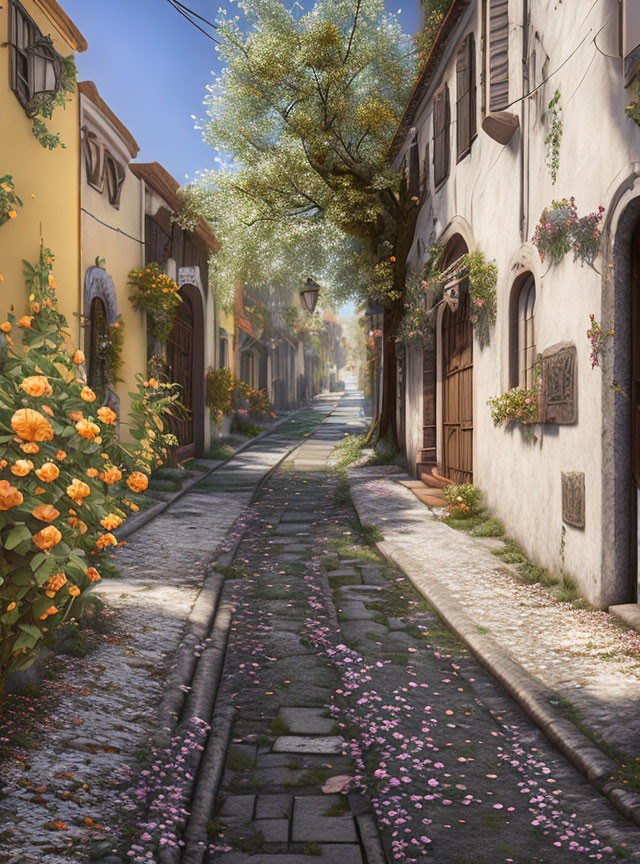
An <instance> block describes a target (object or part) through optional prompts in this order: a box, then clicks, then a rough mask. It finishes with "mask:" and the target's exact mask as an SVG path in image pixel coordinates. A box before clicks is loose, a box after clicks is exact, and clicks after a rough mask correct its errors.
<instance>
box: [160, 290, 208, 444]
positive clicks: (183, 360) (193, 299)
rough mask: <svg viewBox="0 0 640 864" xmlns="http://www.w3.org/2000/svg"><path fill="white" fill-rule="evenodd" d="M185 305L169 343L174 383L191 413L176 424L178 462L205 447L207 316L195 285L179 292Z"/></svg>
mask: <svg viewBox="0 0 640 864" xmlns="http://www.w3.org/2000/svg"><path fill="white" fill-rule="evenodd" d="M180 296H181V297H182V303H181V304H180V305H179V306H178V309H177V310H176V315H175V319H174V324H173V330H172V332H171V336H170V337H169V341H168V343H167V363H168V366H169V377H170V379H171V381H174V382H175V383H176V384H179V385H180V386H181V387H182V402H183V404H184V406H185V408H186V409H187V411H188V416H187V417H185V418H184V419H180V420H176V421H174V430H173V431H174V434H175V435H176V436H177V438H178V459H187V458H189V457H190V456H197V455H200V454H201V453H202V450H203V446H204V315H203V305H202V298H201V296H200V292H199V290H198V289H197V288H196V287H195V286H194V285H183V286H182V288H181V289H180Z"/></svg>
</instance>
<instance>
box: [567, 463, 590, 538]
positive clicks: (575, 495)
mask: <svg viewBox="0 0 640 864" xmlns="http://www.w3.org/2000/svg"><path fill="white" fill-rule="evenodd" d="M584 489H585V486H584V472H582V471H568V472H566V473H565V472H564V471H563V472H562V521H563V522H566V523H567V525H573V527H574V528H584V503H585V501H584V499H585V491H584Z"/></svg>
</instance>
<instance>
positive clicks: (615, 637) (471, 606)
mask: <svg viewBox="0 0 640 864" xmlns="http://www.w3.org/2000/svg"><path fill="white" fill-rule="evenodd" d="M385 467H386V466H380V469H382V468H385ZM380 469H378V468H358V469H352V470H350V471H349V480H350V483H351V493H352V499H353V502H354V504H355V506H356V509H357V511H358V514H359V516H360V519H361V521H362V523H363V524H366V525H375V526H377V527H378V529H379V530H380V531H381V532H382V534H383V536H384V542H383V543H382V544H381V547H380V548H381V549H382V551H383V552H385V554H388V555H391V556H392V558H393V560H394V562H395V563H396V564H397V565H398V566H400V567H401V568H402V569H403V570H404V571H405V572H406V573H407V575H408V576H409V577H410V578H411V579H412V581H413V582H414V584H415V585H416V586H417V587H418V588H419V589H420V588H424V589H425V591H428V590H429V589H430V587H431V586H433V585H436V584H437V585H438V586H440V587H441V588H442V591H443V592H445V593H446V595H447V596H450V597H451V598H453V599H454V600H456V601H457V603H458V604H459V605H460V607H461V608H462V609H463V610H464V612H465V613H466V614H467V615H468V616H470V618H471V619H472V620H473V621H474V622H475V623H476V625H477V627H478V628H480V630H481V631H482V632H488V633H489V635H490V637H491V638H492V639H493V640H495V642H497V643H498V645H499V646H500V647H501V649H502V650H503V651H505V652H506V653H507V654H508V655H509V656H510V657H512V658H513V660H515V661H516V663H518V664H520V665H521V666H522V668H524V669H525V670H527V672H529V673H531V675H533V676H535V678H537V679H538V680H540V681H542V682H543V683H544V684H546V685H547V686H548V687H550V688H552V690H555V691H556V692H557V693H558V694H559V695H560V696H561V697H564V698H565V699H567V700H569V701H570V702H571V703H573V704H574V705H575V706H576V707H577V708H578V709H579V711H580V712H581V715H582V718H583V720H584V722H585V723H586V724H587V725H588V726H589V727H591V728H592V729H593V730H595V731H596V732H597V733H598V734H600V735H602V736H603V738H604V739H605V740H606V741H607V742H608V743H610V744H613V745H614V746H616V747H617V748H618V749H619V750H621V751H622V752H628V753H630V754H631V755H633V756H634V757H635V756H636V755H637V750H638V741H640V710H639V708H640V664H639V663H638V656H637V654H632V655H631V656H629V655H627V654H626V653H625V652H624V650H623V642H622V640H623V637H622V636H621V633H620V629H619V625H618V624H617V623H615V622H614V621H613V620H612V618H611V616H609V615H607V614H606V613H604V612H598V611H591V610H585V609H577V608H575V607H574V606H572V605H571V604H568V603H559V602H558V601H556V600H555V599H554V598H553V597H552V596H551V595H550V594H549V593H548V592H547V591H545V590H544V589H543V588H542V587H539V586H530V585H524V584H522V583H520V582H518V581H517V579H516V578H515V577H514V576H512V575H511V573H510V571H509V570H508V568H506V567H505V566H504V564H502V562H500V561H499V560H498V559H496V557H495V556H494V555H492V554H491V552H490V551H489V550H488V549H487V548H485V546H484V545H483V544H482V543H479V542H477V541H476V540H475V539H474V538H473V537H471V536H469V535H467V534H465V533H463V532H459V531H454V530H453V529H451V528H449V526H447V525H445V524H443V523H442V522H441V521H440V520H439V519H438V518H436V517H435V516H434V514H432V513H431V512H430V511H429V509H428V508H426V507H425V506H424V505H423V504H421V503H420V502H419V501H418V500H417V499H416V498H415V496H414V495H413V494H412V493H411V492H410V491H409V490H408V489H406V488H405V487H404V486H402V485H401V484H400V483H399V482H396V480H397V479H407V478H408V475H404V476H403V475H400V476H399V477H396V478H394V477H392V476H389V473H388V472H387V471H384V470H380Z"/></svg>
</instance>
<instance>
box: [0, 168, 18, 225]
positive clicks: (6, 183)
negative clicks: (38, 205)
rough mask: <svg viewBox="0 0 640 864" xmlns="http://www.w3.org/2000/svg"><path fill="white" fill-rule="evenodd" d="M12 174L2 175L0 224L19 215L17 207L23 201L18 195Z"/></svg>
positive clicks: (0, 182)
mask: <svg viewBox="0 0 640 864" xmlns="http://www.w3.org/2000/svg"><path fill="white" fill-rule="evenodd" d="M15 190H16V187H15V186H14V185H13V178H12V177H11V174H5V175H4V177H0V225H4V223H5V222H8V221H9V219H15V218H16V217H17V216H18V211H17V209H16V208H18V207H22V201H21V200H20V198H18V196H17V195H16V191H15Z"/></svg>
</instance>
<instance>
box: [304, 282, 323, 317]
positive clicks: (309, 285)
mask: <svg viewBox="0 0 640 864" xmlns="http://www.w3.org/2000/svg"><path fill="white" fill-rule="evenodd" d="M319 294H320V286H319V285H318V283H317V282H314V280H313V279H311V277H308V278H307V281H306V283H305V287H304V288H302V290H301V291H300V300H301V301H302V304H303V306H304V307H305V309H306V310H307V312H310V313H311V314H312V315H313V313H314V312H315V311H316V306H317V305H318V295H319Z"/></svg>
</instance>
